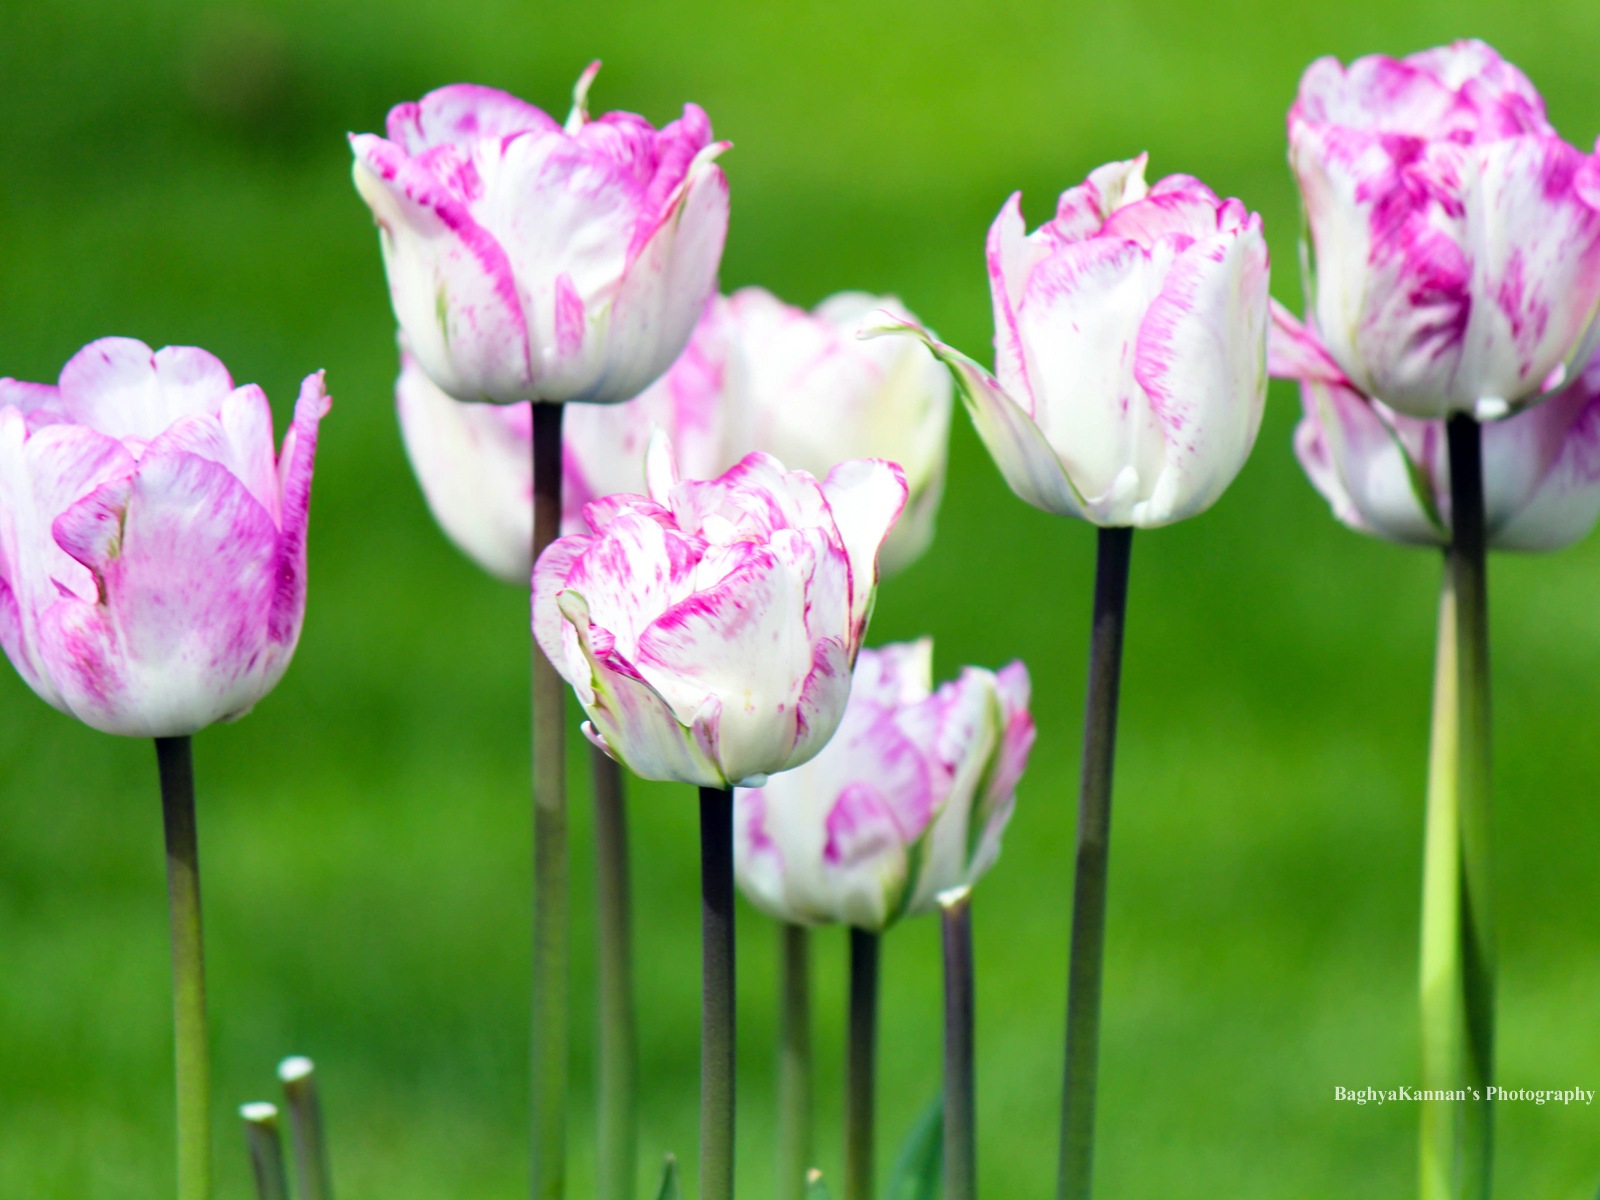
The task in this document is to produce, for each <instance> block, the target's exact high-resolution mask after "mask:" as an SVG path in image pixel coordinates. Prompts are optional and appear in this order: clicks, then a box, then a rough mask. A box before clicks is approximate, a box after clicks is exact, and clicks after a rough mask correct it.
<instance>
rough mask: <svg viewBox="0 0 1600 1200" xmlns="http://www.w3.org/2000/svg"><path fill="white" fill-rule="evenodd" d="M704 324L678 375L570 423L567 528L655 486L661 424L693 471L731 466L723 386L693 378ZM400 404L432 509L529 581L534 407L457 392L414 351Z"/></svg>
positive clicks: (515, 577) (456, 537)
mask: <svg viewBox="0 0 1600 1200" xmlns="http://www.w3.org/2000/svg"><path fill="white" fill-rule="evenodd" d="M702 340H703V338H702V336H701V334H699V333H697V334H696V335H695V338H694V340H692V341H691V342H690V345H689V349H687V350H686V351H684V353H683V356H682V357H681V358H680V359H679V365H678V366H677V367H675V368H674V369H673V372H672V373H670V374H669V375H668V377H667V378H666V379H664V380H662V381H659V382H658V383H657V384H656V385H655V386H653V387H651V388H648V389H646V391H645V393H644V394H643V395H641V396H640V397H639V398H638V399H636V400H629V401H627V402H625V403H621V404H574V405H571V406H569V407H568V409H567V412H566V414H565V417H564V418H563V421H562V444H563V448H562V469H561V484H562V504H561V509H562V517H561V528H562V531H563V532H564V533H580V532H583V531H584V530H586V529H587V528H588V526H587V525H585V524H584V521H583V509H584V506H585V505H587V504H588V503H589V501H591V500H596V499H598V498H600V497H601V496H610V495H614V494H615V493H618V492H631V493H643V492H644V490H645V479H644V462H645V451H646V449H647V448H648V446H649V444H650V438H651V436H652V434H653V433H654V432H655V431H656V430H658V429H659V430H660V431H661V432H662V433H664V434H665V435H666V436H667V437H668V438H669V439H670V440H671V441H672V443H673V445H674V446H675V448H676V449H677V453H678V455H679V457H680V459H681V461H682V462H683V464H684V469H685V470H686V471H687V472H688V473H689V474H690V475H691V477H693V478H697V479H698V478H704V477H708V476H711V475H715V474H717V472H719V471H720V470H722V469H723V468H724V467H725V466H727V465H728V455H727V452H726V450H725V441H726V438H725V436H724V429H723V421H722V417H721V414H720V413H719V412H718V411H717V405H718V404H719V403H720V400H721V398H720V395H719V393H718V392H717V391H716V390H715V389H710V388H706V387H702V386H685V385H687V384H689V383H690V382H691V381H692V380H693V378H694V376H693V375H692V374H691V371H690V369H689V367H688V366H687V365H686V364H688V363H691V362H695V361H698V358H699V354H698V346H697V343H699V342H700V341H702ZM395 407H396V409H397V410H398V413H399V417H400V432H401V436H402V438H403V439H404V441H405V447H406V455H407V457H408V458H410V460H411V468H412V470H413V471H414V472H415V473H416V476H417V482H418V483H419V484H420V485H421V486H422V494H423V496H424V498H425V499H426V500H427V502H428V508H429V510H430V511H431V512H432V513H433V515H434V518H435V519H436V520H437V521H438V522H439V525H440V527H441V528H443V529H444V531H445V533H446V534H447V535H448V536H449V538H450V540H451V541H453V542H454V543H455V544H456V546H457V547H459V548H460V550H461V551H462V553H464V554H466V556H467V557H468V558H470V559H472V560H473V561H474V562H475V563H477V564H478V566H479V567H481V568H482V569H483V570H485V571H487V572H488V573H489V574H491V575H493V576H495V577H496V578H498V579H502V580H504V581H506V582H507V583H514V584H520V585H521V586H522V587H527V586H528V578H529V576H530V575H531V574H532V571H533V553H532V545H533V407H532V405H531V404H530V403H529V402H527V401H523V402H522V403H519V404H479V403H473V402H468V401H462V400H456V399H453V398H452V397H450V396H449V395H447V394H445V393H444V392H443V391H441V390H440V389H439V387H438V385H437V384H435V383H434V382H433V380H432V379H430V378H429V377H428V374H427V372H426V371H424V370H423V369H422V367H421V365H420V364H419V363H418V362H417V359H416V357H415V356H414V355H412V354H411V353H409V352H408V351H402V353H401V357H400V378H399V380H398V381H397V383H396V384H395Z"/></svg>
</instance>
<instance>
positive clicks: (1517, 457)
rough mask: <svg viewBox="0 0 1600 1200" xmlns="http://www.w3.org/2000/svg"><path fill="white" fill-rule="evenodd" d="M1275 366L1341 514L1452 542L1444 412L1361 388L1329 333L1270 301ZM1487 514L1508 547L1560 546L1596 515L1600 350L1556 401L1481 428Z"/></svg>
mask: <svg viewBox="0 0 1600 1200" xmlns="http://www.w3.org/2000/svg"><path fill="white" fill-rule="evenodd" d="M1272 345H1273V353H1272V362H1271V365H1272V372H1273V374H1274V375H1281V376H1283V377H1285V378H1290V379H1296V380H1299V381H1300V396H1301V401H1302V404H1303V406H1304V416H1303V417H1302V418H1301V421H1300V425H1299V427H1298V428H1297V429H1296V430H1295V438H1294V446H1295V453H1296V454H1297V455H1298V456H1299V458H1300V465H1301V466H1302V467H1304V468H1305V472H1306V475H1307V476H1308V477H1309V478H1310V480H1311V482H1312V484H1313V485H1314V486H1315V487H1316V489H1317V491H1319V492H1321V493H1322V495H1323V497H1324V498H1325V499H1326V500H1327V501H1328V503H1329V504H1330V505H1331V506H1332V507H1333V513H1334V516H1336V517H1337V518H1338V519H1339V520H1340V521H1342V522H1343V523H1344V524H1346V525H1348V526H1350V528H1352V529H1355V530H1358V531H1360V532H1362V533H1370V534H1373V535H1374V536H1376V537H1381V538H1386V539H1387V540H1389V541H1392V542H1406V543H1412V544H1416V545H1426V546H1445V545H1448V544H1449V541H1450V528H1451V527H1450V458H1449V454H1448V451H1447V447H1446V444H1445V426H1444V421H1442V420H1422V419H1420V418H1417V417H1410V416H1406V415H1405V414H1404V413H1400V412H1396V411H1395V410H1394V409H1393V408H1391V407H1389V406H1388V405H1386V404H1383V403H1382V402H1380V401H1377V400H1373V399H1371V398H1369V397H1368V396H1366V395H1363V394H1362V393H1361V392H1360V391H1359V390H1358V389H1357V388H1356V387H1355V385H1354V384H1353V383H1352V382H1351V381H1350V380H1349V379H1348V378H1346V377H1345V376H1344V374H1343V373H1342V372H1341V371H1340V370H1339V367H1338V364H1337V363H1335V362H1334V361H1333V359H1332V357H1331V356H1330V355H1328V353H1327V352H1326V351H1325V350H1324V349H1323V347H1322V345H1321V343H1320V342H1319V341H1318V340H1317V338H1316V336H1315V334H1313V333H1312V332H1311V331H1310V330H1309V329H1307V328H1306V327H1305V326H1303V325H1301V324H1300V322H1298V321H1296V320H1295V319H1294V318H1293V317H1292V316H1290V315H1289V314H1288V313H1287V312H1285V311H1284V310H1282V309H1280V308H1277V307H1276V306H1274V311H1273V343H1272ZM1483 487H1484V516H1485V523H1486V529H1487V532H1488V537H1489V544H1490V545H1491V546H1493V547H1495V548H1497V549H1501V550H1559V549H1561V548H1562V547H1563V546H1568V545H1571V544H1572V543H1573V542H1576V541H1577V540H1578V539H1580V538H1582V537H1584V536H1585V535H1586V534H1587V533H1588V532H1589V531H1590V530H1591V529H1593V528H1594V524H1595V521H1596V519H1597V518H1600V355H1596V356H1595V357H1594V358H1593V359H1591V360H1590V362H1589V364H1588V365H1587V367H1585V368H1584V370H1582V371H1581V372H1579V373H1578V375H1577V377H1576V378H1575V379H1573V380H1572V382H1570V383H1568V384H1567V386H1566V387H1564V388H1562V389H1561V390H1560V391H1559V392H1557V393H1556V394H1555V395H1554V396H1553V397H1551V398H1550V399H1549V400H1546V401H1544V402H1543V403H1542V404H1539V405H1537V406H1535V407H1533V408H1530V409H1527V410H1525V411H1522V412H1518V413H1515V414H1513V415H1512V416H1509V417H1506V418H1505V419H1504V420H1500V421H1491V422H1489V423H1487V424H1485V425H1484V426H1483Z"/></svg>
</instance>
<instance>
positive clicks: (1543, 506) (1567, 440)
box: [1483, 359, 1600, 550]
mask: <svg viewBox="0 0 1600 1200" xmlns="http://www.w3.org/2000/svg"><path fill="white" fill-rule="evenodd" d="M1483 470H1484V482H1485V492H1486V495H1485V508H1486V509H1487V513H1486V516H1487V521H1488V527H1489V543H1490V545H1492V546H1494V547H1496V548H1498V549H1506V550H1559V549H1561V548H1563V547H1565V546H1569V545H1572V544H1573V543H1574V542H1576V541H1578V540H1579V539H1581V538H1583V537H1585V536H1587V535H1588V533H1589V532H1590V531H1591V530H1592V529H1593V528H1594V525H1595V521H1596V518H1597V517H1600V359H1596V360H1592V361H1591V362H1590V364H1589V368H1588V370H1587V371H1585V372H1584V373H1583V374H1582V375H1581V376H1580V377H1579V378H1578V379H1577V380H1575V381H1574V382H1573V384H1572V385H1571V386H1569V387H1568V388H1567V389H1566V390H1565V391H1563V392H1561V393H1560V394H1559V395H1557V396H1556V397H1554V398H1553V399H1550V400H1546V401H1544V402H1543V403H1542V404H1538V405H1536V406H1534V407H1533V408H1530V409H1528V410H1527V411H1525V412H1521V413H1517V414H1515V415H1514V416H1511V417H1508V418H1507V419H1506V420H1504V421H1496V422H1493V423H1492V424H1488V425H1485V426H1484V431H1483ZM1513 474H1518V475H1521V476H1523V478H1524V479H1525V480H1526V486H1524V487H1521V488H1517V493H1518V494H1516V495H1515V496H1514V500H1515V506H1514V507H1513V505H1512V503H1511V501H1512V500H1513V497H1511V496H1508V497H1507V499H1506V501H1504V502H1500V503H1491V497H1490V495H1488V494H1487V493H1489V492H1490V491H1491V489H1492V488H1493V481H1494V480H1495V479H1496V478H1498V477H1503V476H1510V475H1513ZM1528 475H1532V476H1533V477H1532V478H1531V479H1528V478H1527V476H1528ZM1508 490H1509V489H1508Z"/></svg>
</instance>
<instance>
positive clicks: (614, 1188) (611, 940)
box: [589, 747, 639, 1200]
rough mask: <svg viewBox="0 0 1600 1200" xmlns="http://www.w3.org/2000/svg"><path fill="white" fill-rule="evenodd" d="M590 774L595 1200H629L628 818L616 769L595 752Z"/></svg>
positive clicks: (632, 1170)
mask: <svg viewBox="0 0 1600 1200" xmlns="http://www.w3.org/2000/svg"><path fill="white" fill-rule="evenodd" d="M589 761H590V766H591V769H592V770H593V772H594V834H595V857H596V864H595V878H596V884H597V891H598V893H599V895H598V898H597V903H596V923H597V924H598V926H599V933H600V954H599V959H600V962H599V975H600V979H599V991H600V1039H599V1041H600V1044H599V1059H600V1066H599V1073H600V1087H599V1092H600V1117H599V1133H598V1140H599V1152H600V1175H599V1184H600V1186H599V1196H600V1200H635V1197H636V1196H637V1192H636V1190H635V1188H636V1186H637V1183H638V1176H639V1165H638V1140H639V1139H638V1129H639V1118H638V1104H637V1092H638V1049H637V1047H638V1035H637V1021H636V1018H635V1014H634V1002H633V931H632V918H631V900H630V892H631V889H630V887H629V883H628V817H627V806H626V799H627V798H626V795H625V793H624V790H623V782H622V767H621V766H620V765H619V764H618V763H617V761H616V760H615V759H613V758H611V757H609V756H608V755H607V754H606V753H605V752H604V751H602V750H601V749H599V748H598V747H594V748H593V749H592V751H591V753H590V758H589Z"/></svg>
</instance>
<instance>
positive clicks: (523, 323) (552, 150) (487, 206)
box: [350, 63, 728, 403]
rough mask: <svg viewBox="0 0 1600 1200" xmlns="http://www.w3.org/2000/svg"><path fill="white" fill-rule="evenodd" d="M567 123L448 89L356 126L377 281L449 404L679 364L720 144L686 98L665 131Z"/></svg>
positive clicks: (613, 397)
mask: <svg viewBox="0 0 1600 1200" xmlns="http://www.w3.org/2000/svg"><path fill="white" fill-rule="evenodd" d="M598 67H599V64H598V63H596V64H594V65H592V66H591V67H590V68H589V69H588V70H587V71H586V72H584V75H583V77H582V79H581V80H580V81H579V83H578V87H577V91H576V93H575V97H574V104H573V110H572V115H571V116H570V117H569V118H568V119H567V122H566V124H565V125H564V126H563V125H561V124H559V123H557V122H556V121H555V120H554V119H552V118H551V117H549V116H547V115H546V114H545V113H544V112H542V111H541V110H539V109H537V108H535V107H533V106H532V105H530V104H525V103H524V102H523V101H521V100H518V99H517V98H516V97H514V96H510V95H507V94H506V93H505V92H500V91H495V90H494V89H492V88H485V87H476V86H472V85H469V84H456V85H453V86H450V87H445V88H440V89H439V90H437V91H434V92H430V93H428V95H426V96H424V97H423V98H422V99H421V100H420V101H418V102H416V103H414V104H401V105H399V106H397V107H396V108H394V109H393V110H391V111H390V113H389V119H388V130H387V132H388V136H387V137H378V136H376V135H374V134H357V135H352V136H351V139H350V144H351V148H352V149H353V150H354V152H355V166H354V172H355V183H356V188H357V190H359V191H360V193H361V196H362V198H363V199H364V200H366V202H367V204H368V205H369V206H370V207H371V209H372V213H373V216H374V218H375V219H376V220H377V223H378V228H379V230H380V232H381V243H382V247H383V258H384V266H385V269H386V271H387V273H388V277H389V292H390V296H391V298H392V300H393V301H394V310H395V314H396V316H398V317H399V319H400V327H401V329H402V330H403V331H404V333H405V337H406V341H407V343H408V344H409V345H410V348H411V352H412V353H413V354H415V355H416V357H417V361H418V362H419V363H420V364H421V366H422V368H423V369H424V370H425V371H426V372H427V373H428V375H429V377H430V378H432V380H433V381H434V382H435V383H436V384H438V385H439V386H440V387H441V388H443V389H444V390H445V391H446V392H448V393H450V395H452V396H454V397H456V398H457V399H460V400H486V401H493V402H496V403H514V402H517V401H521V400H542V401H553V402H562V401H568V400H584V401H592V402H599V403H613V402H616V401H620V400H629V399H632V398H633V397H634V396H636V395H638V394H639V393H640V392H641V391H643V390H644V388H645V387H646V386H648V385H649V384H650V382H651V381H652V380H654V379H655V378H656V377H657V376H658V375H660V374H661V373H662V372H663V371H665V370H666V369H667V367H668V366H670V365H671V363H672V361H673V359H675V358H677V356H678V354H679V352H680V351H682V349H683V347H684V344H685V343H686V342H687V341H688V340H689V334H690V331H691V330H692V329H693V328H694V324H695V321H696V320H697V319H698V318H699V316H700V313H701V310H702V309H703V308H704V306H705V302H706V300H707V299H708V298H709V297H710V295H711V293H712V291H713V290H714V289H715V286H716V274H717V266H718V263H719V262H720V260H721V257H722V243H723V239H724V237H725V235H726V233H727V227H728V187H727V180H726V178H725V177H724V176H723V174H722V170H721V168H720V167H718V166H716V164H715V162H714V160H715V158H716V157H717V155H719V154H720V153H721V152H722V151H723V150H724V149H725V148H726V146H727V143H725V142H713V141H712V140H711V123H710V121H709V120H708V119H707V117H706V114H705V113H704V112H703V111H701V110H700V109H699V108H697V107H696V106H695V105H692V104H690V105H686V106H685V108H684V112H683V117H682V118H681V119H680V120H677V121H674V122H672V123H671V124H670V125H667V126H666V127H665V128H663V129H661V130H657V129H655V128H654V127H653V126H652V125H651V124H650V123H649V122H648V121H646V120H645V119H644V118H643V117H639V116H635V115H634V114H632V113H621V112H613V113H606V114H605V115H604V116H602V117H599V118H597V119H595V120H590V119H589V117H588V113H587V95H588V89H589V84H590V82H591V81H592V80H593V78H594V74H595V71H596V70H597V69H598Z"/></svg>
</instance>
